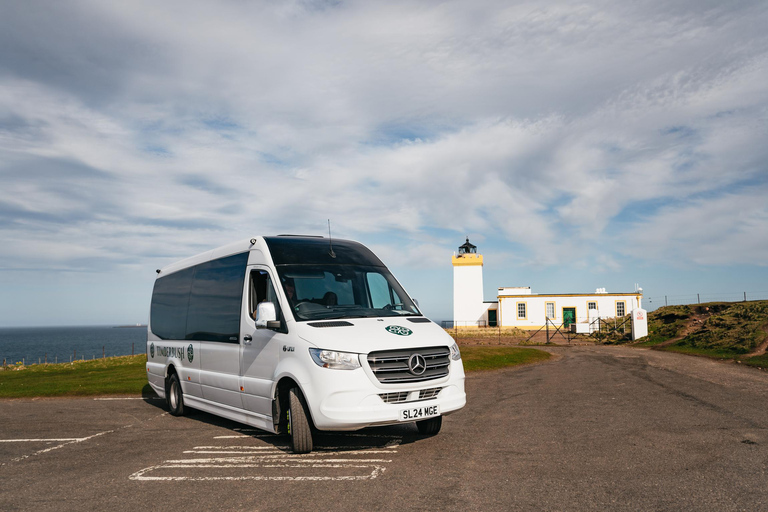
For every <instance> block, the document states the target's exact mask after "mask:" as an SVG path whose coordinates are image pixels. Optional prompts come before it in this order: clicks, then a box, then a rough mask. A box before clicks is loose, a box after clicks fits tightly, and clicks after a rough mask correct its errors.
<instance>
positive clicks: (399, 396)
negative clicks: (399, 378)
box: [379, 391, 408, 404]
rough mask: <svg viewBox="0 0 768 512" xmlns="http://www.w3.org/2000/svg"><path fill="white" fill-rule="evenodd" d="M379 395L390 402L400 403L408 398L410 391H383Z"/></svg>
mask: <svg viewBox="0 0 768 512" xmlns="http://www.w3.org/2000/svg"><path fill="white" fill-rule="evenodd" d="M379 396H380V397H381V399H382V400H384V402H386V403H388V404H399V403H401V402H405V401H406V400H408V391H402V392H400V393H382V394H380V395H379Z"/></svg>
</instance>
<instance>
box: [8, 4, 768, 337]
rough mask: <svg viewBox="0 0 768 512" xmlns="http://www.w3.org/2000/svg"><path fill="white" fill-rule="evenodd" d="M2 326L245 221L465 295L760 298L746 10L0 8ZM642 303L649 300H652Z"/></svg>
mask: <svg viewBox="0 0 768 512" xmlns="http://www.w3.org/2000/svg"><path fill="white" fill-rule="evenodd" d="M0 11H1V12H2V15H0V242H2V243H0V326H15V325H20V326H24V325H81V324H122V323H136V322H142V323H143V322H146V320H147V316H148V309H149V299H150V294H151V289H152V284H153V280H154V277H155V272H154V270H155V269H156V268H159V267H162V266H164V265H166V264H168V263H170V262H173V261H175V260H177V259H180V258H183V257H186V256H189V255H192V254H196V253H198V252H201V251H203V250H206V249H209V248H212V247H216V246H219V245H223V244H225V243H228V242H231V241H235V240H239V239H244V238H250V237H251V236H253V235H257V234H278V233H305V234H325V233H326V232H327V229H328V226H327V222H328V219H330V221H331V225H332V229H333V235H334V236H335V237H339V238H352V239H356V240H359V241H361V242H363V243H365V244H366V245H368V246H370V247H371V248H372V249H374V251H375V252H377V253H378V254H379V255H380V256H381V258H382V259H383V260H384V261H385V263H387V264H388V266H389V267H390V268H391V269H392V270H393V271H394V273H395V274H396V275H397V276H398V277H399V278H400V280H401V282H402V283H403V284H404V285H405V287H406V289H408V290H409V291H410V293H411V294H412V295H413V296H415V297H417V298H418V299H419V301H420V303H421V305H422V308H423V309H424V311H425V312H426V313H427V314H428V315H429V316H431V317H432V318H433V319H438V320H444V319H450V318H451V312H452V297H451V293H452V267H451V264H450V258H451V255H452V254H453V252H454V251H455V250H456V248H457V247H458V246H459V245H461V244H462V243H463V242H464V239H465V237H466V236H469V237H470V240H471V241H472V242H473V243H474V244H476V245H477V246H478V247H479V251H480V252H481V253H483V255H484V257H485V262H486V265H485V269H484V273H485V295H486V299H487V300H490V299H493V298H494V297H495V290H496V288H497V287H500V286H532V287H533V291H534V292H540V293H545V292H549V293H558V292H560V293H565V292H591V291H594V289H595V288H597V287H606V288H608V291H632V290H633V289H634V285H635V283H639V284H640V286H642V287H643V288H644V290H645V295H646V297H651V298H653V300H654V301H655V304H658V298H659V297H661V300H663V297H664V295H669V296H682V295H686V294H688V295H691V294H692V295H693V296H694V297H695V294H696V293H702V294H715V293H741V292H743V291H747V292H764V293H765V295H766V296H768V266H767V265H768V204H767V202H766V197H768V86H766V84H768V31H766V30H765V27H766V26H768V4H767V3H766V2H764V1H733V2H722V1H717V2H714V1H709V0H696V1H692V0H687V1H685V0H684V1H677V2H669V1H661V0H637V1H634V2H608V1H598V0H586V1H584V2H581V3H578V4H576V3H573V2H567V1H558V0H538V1H535V2H525V1H521V2H514V1H500V0H498V1H497V0H472V1H420V2H400V1H396V0H395V1H387V2H362V1H361V2H355V1H338V2H332V1H326V2H323V1H298V2H290V1H283V0H275V1H264V2H257V1H254V2H248V1H234V0H232V1H217V2H213V1H211V2H202V1H194V0H184V1H172V0H169V1H163V2H156V1H141V0H132V1H130V2H118V1H115V2H104V1H101V0H92V1H88V0H81V1H68V2H59V1H54V0H51V1H43V0H41V1H37V2H16V1H13V0H0ZM652 307H653V306H652Z"/></svg>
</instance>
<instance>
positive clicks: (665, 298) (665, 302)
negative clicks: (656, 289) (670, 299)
mask: <svg viewBox="0 0 768 512" xmlns="http://www.w3.org/2000/svg"><path fill="white" fill-rule="evenodd" d="M664 305H665V306H669V304H667V296H666V295H665V296H664Z"/></svg>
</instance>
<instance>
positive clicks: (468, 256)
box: [452, 238, 643, 333]
mask: <svg viewBox="0 0 768 512" xmlns="http://www.w3.org/2000/svg"><path fill="white" fill-rule="evenodd" d="M452 263H453V321H454V326H458V327H485V326H488V327H497V326H502V327H517V328H519V329H540V328H541V327H544V326H545V325H546V324H547V319H549V320H550V325H552V324H554V325H565V326H566V327H568V326H569V325H570V324H572V323H576V324H577V329H578V332H587V333H588V332H591V329H594V325H593V326H592V327H591V328H590V324H591V323H593V322H594V321H595V320H596V319H597V318H598V317H600V318H603V319H605V318H620V317H624V316H627V315H629V314H630V313H631V312H632V311H634V310H640V309H641V308H642V299H643V291H642V289H641V288H638V289H637V290H636V291H634V292H632V293H607V292H606V291H605V288H598V289H597V290H595V293H555V294H547V295H540V294H534V293H532V292H531V288H530V287H502V288H499V289H498V296H497V300H496V301H491V302H484V301H483V256H482V255H481V254H478V253H477V247H476V246H474V245H472V244H471V243H469V238H467V241H466V243H464V244H463V245H462V246H460V247H459V252H458V254H455V255H454V256H453V258H452Z"/></svg>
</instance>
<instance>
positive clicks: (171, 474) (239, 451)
mask: <svg viewBox="0 0 768 512" xmlns="http://www.w3.org/2000/svg"><path fill="white" fill-rule="evenodd" d="M388 437H391V436H388ZM401 441H402V438H396V439H391V440H390V441H389V442H387V443H386V444H385V445H384V446H358V447H355V449H354V450H348V451H345V450H344V449H343V448H340V447H330V446H323V447H320V448H318V449H316V450H315V451H314V452H311V453H307V454H294V453H290V452H286V451H285V450H287V447H286V446H245V445H234V446H233V445H229V446H196V447H194V448H193V449H192V450H186V451H184V452H183V453H184V454H185V455H186V454H190V455H192V454H195V455H213V457H204V458H188V459H171V460H166V461H164V462H163V463H162V464H158V465H156V466H150V467H148V468H144V469H142V470H140V471H137V472H136V473H134V474H132V475H131V476H130V477H129V479H130V480H139V481H156V482H157V481H221V480H232V481H238V480H240V481H245V480H276V481H286V480H291V481H329V480H348V481H353V480H372V479H375V478H378V477H379V476H380V475H381V474H382V473H383V472H384V471H385V470H386V466H385V465H386V464H388V463H390V462H392V459H391V458H369V457H366V456H370V455H378V454H384V455H394V454H396V453H397V449H396V448H397V447H398V446H399V445H400V443H401ZM217 455H224V457H217ZM356 456H362V457H356ZM242 470H246V471H242ZM247 470H256V471H247ZM233 471H237V472H238V473H245V474H237V475H233V474H231V473H232V472H233ZM179 473H181V474H179ZM222 473H223V474H222Z"/></svg>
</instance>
